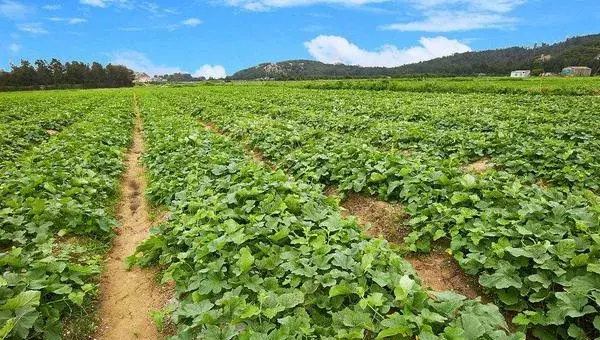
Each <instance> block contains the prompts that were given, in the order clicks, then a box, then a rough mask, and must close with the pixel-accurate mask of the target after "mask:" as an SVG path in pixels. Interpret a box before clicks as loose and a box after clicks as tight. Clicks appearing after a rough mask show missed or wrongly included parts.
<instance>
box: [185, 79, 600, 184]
mask: <svg viewBox="0 0 600 340" xmlns="http://www.w3.org/2000/svg"><path fill="white" fill-rule="evenodd" d="M261 90H263V91H261V92H259V93H256V92H255V91H252V90H251V89H250V90H249V89H248V87H239V88H237V89H236V88H234V89H231V88H224V89H223V88H221V89H218V88H217V89H210V90H204V91H193V90H191V91H190V90H188V92H187V93H185V95H183V93H181V92H183V91H181V92H180V93H181V94H182V95H181V96H179V97H178V98H177V101H180V104H179V105H180V106H181V107H182V109H190V108H192V109H194V110H198V111H201V110H202V109H203V108H204V106H205V105H204V103H205V102H206V104H207V105H208V106H210V109H211V112H214V111H220V112H218V113H217V114H218V115H219V116H220V117H222V118H223V120H224V121H222V122H221V123H223V124H222V125H229V123H231V124H232V125H247V126H248V128H250V129H254V130H257V131H261V133H262V136H261V138H263V139H279V140H281V142H280V143H278V144H281V143H284V142H286V141H287V143H286V145H285V147H286V149H285V150H284V149H281V145H278V149H279V150H281V152H282V153H287V152H288V149H290V148H295V147H296V144H302V143H311V142H312V141H314V140H322V139H332V140H334V141H335V140H339V139H344V140H348V139H352V140H353V141H354V142H355V143H360V144H367V145H370V146H372V147H377V148H378V149H381V150H382V151H386V152H397V153H403V154H406V153H410V154H415V153H416V154H422V155H423V156H424V157H426V158H428V159H429V160H430V161H432V162H433V161H439V160H453V161H455V162H456V163H458V164H460V163H463V164H467V163H470V162H474V161H477V160H479V159H481V158H485V157H487V158H492V159H493V162H494V163H495V164H496V165H497V166H499V167H501V168H502V169H503V170H505V171H507V172H511V173H513V174H516V175H520V176H523V177H530V178H531V179H532V180H533V181H537V180H540V179H543V180H545V181H547V182H549V183H552V184H554V185H564V186H568V187H574V186H576V187H584V188H588V189H594V190H597V189H598V185H599V184H598V181H597V178H599V177H600V133H599V131H600V119H597V117H598V115H599V112H600V99H598V98H593V97H584V98H578V97H552V98H545V97H539V96H537V97H536V96H530V97H527V96H498V95H428V94H419V95H415V94H412V93H408V94H402V95H399V94H395V93H391V94H390V93H387V94H385V93H377V94H375V95H373V94H370V93H366V94H365V93H364V91H363V92H362V93H361V92H360V91H355V92H352V91H331V92H326V93H325V94H321V93H318V92H315V91H305V90H290V89H287V88H266V89H261ZM230 112H235V113H236V114H235V115H231V114H229V113H230ZM227 118H228V120H225V119H227ZM239 120H243V121H247V122H248V124H243V123H242V124H238V121H239ZM250 123H251V124H250ZM262 126H274V127H275V129H272V128H269V129H261V127H262Z"/></svg>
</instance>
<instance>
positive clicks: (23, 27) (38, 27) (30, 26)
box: [17, 22, 48, 34]
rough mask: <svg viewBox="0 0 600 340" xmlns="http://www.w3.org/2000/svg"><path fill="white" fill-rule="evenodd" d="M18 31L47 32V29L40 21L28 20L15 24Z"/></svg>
mask: <svg viewBox="0 0 600 340" xmlns="http://www.w3.org/2000/svg"><path fill="white" fill-rule="evenodd" d="M17 28H18V29H19V31H22V32H26V33H31V34H48V31H46V29H45V28H44V27H43V26H42V23H40V22H30V23H26V24H19V25H17Z"/></svg>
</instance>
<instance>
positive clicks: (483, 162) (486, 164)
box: [463, 158, 494, 174]
mask: <svg viewBox="0 0 600 340" xmlns="http://www.w3.org/2000/svg"><path fill="white" fill-rule="evenodd" d="M493 167H494V163H492V161H491V160H490V159H488V158H482V159H480V160H478V161H476V162H473V163H471V164H467V165H465V166H463V170H464V171H468V172H474V173H477V174H482V173H484V172H486V171H488V170H489V169H492V168H493Z"/></svg>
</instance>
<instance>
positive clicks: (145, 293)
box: [95, 96, 170, 340]
mask: <svg viewBox="0 0 600 340" xmlns="http://www.w3.org/2000/svg"><path fill="white" fill-rule="evenodd" d="M134 110H135V113H136V118H135V127H134V136H133V146H132V147H131V149H130V150H129V152H128V153H127V156H126V161H125V162H126V165H127V170H126V172H125V174H124V175H123V179H122V183H121V201H120V202H119V206H118V216H119V222H120V226H121V227H120V228H119V230H118V233H117V237H116V238H115V239H114V242H113V247H112V250H111V252H110V254H109V256H108V259H107V261H106V264H105V271H104V274H103V276H102V280H101V288H100V319H101V321H100V327H99V328H98V331H97V332H96V336H95V338H96V339H109V340H111V339H115V340H116V339H144V340H152V339H162V338H163V336H161V335H160V333H159V332H158V331H157V329H156V326H155V325H154V323H153V321H152V319H151V317H150V316H149V311H150V310H157V309H160V308H162V307H163V306H164V305H165V303H166V301H167V300H168V298H169V297H170V293H169V290H168V289H167V288H166V287H161V286H160V285H158V283H157V282H156V280H155V278H154V277H155V272H154V271H152V270H141V269H139V268H134V269H132V270H131V271H127V269H126V265H125V262H124V261H125V258H127V257H128V256H130V255H131V254H133V252H134V251H135V248H136V247H137V245H138V244H139V243H140V242H141V241H143V240H144V239H145V238H146V237H147V235H148V229H149V228H150V226H151V224H152V222H151V221H150V218H149V214H148V206H147V205H146V200H145V199H144V191H145V189H146V183H145V181H144V168H143V167H142V166H140V164H139V157H140V154H141V153H142V151H143V150H144V142H143V139H142V133H141V118H140V115H139V110H138V108H137V99H136V98H135V96H134Z"/></svg>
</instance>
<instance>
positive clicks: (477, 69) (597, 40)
mask: <svg viewBox="0 0 600 340" xmlns="http://www.w3.org/2000/svg"><path fill="white" fill-rule="evenodd" d="M567 66H587V67H590V68H591V69H592V74H593V75H600V34H596V35H589V36H582V37H574V38H569V39H567V40H565V41H563V42H560V43H557V44H552V45H550V44H541V45H537V44H536V45H535V46H533V47H532V48H526V47H511V48H503V49H497V50H489V51H481V52H466V53H459V54H455V55H451V56H447V57H442V58H436V59H432V60H428V61H423V62H419V63H415V64H409V65H404V66H399V67H391V68H386V67H361V66H353V65H343V64H324V63H320V62H316V61H311V60H289V61H285V62H280V63H275V64H269V63H267V64H260V65H258V66H255V67H251V68H248V69H245V70H241V71H238V72H236V73H235V74H234V75H233V76H231V77H229V79H232V80H252V79H275V80H300V79H342V78H375V77H394V78H395V77H398V78H399V77H423V76H436V77H439V76H474V75H479V74H485V75H490V76H496V75H497V76H508V75H509V74H510V72H511V71H514V70H523V69H525V70H533V72H532V74H534V75H539V74H541V73H544V72H552V73H560V72H561V71H562V69H563V68H564V67H567Z"/></svg>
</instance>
